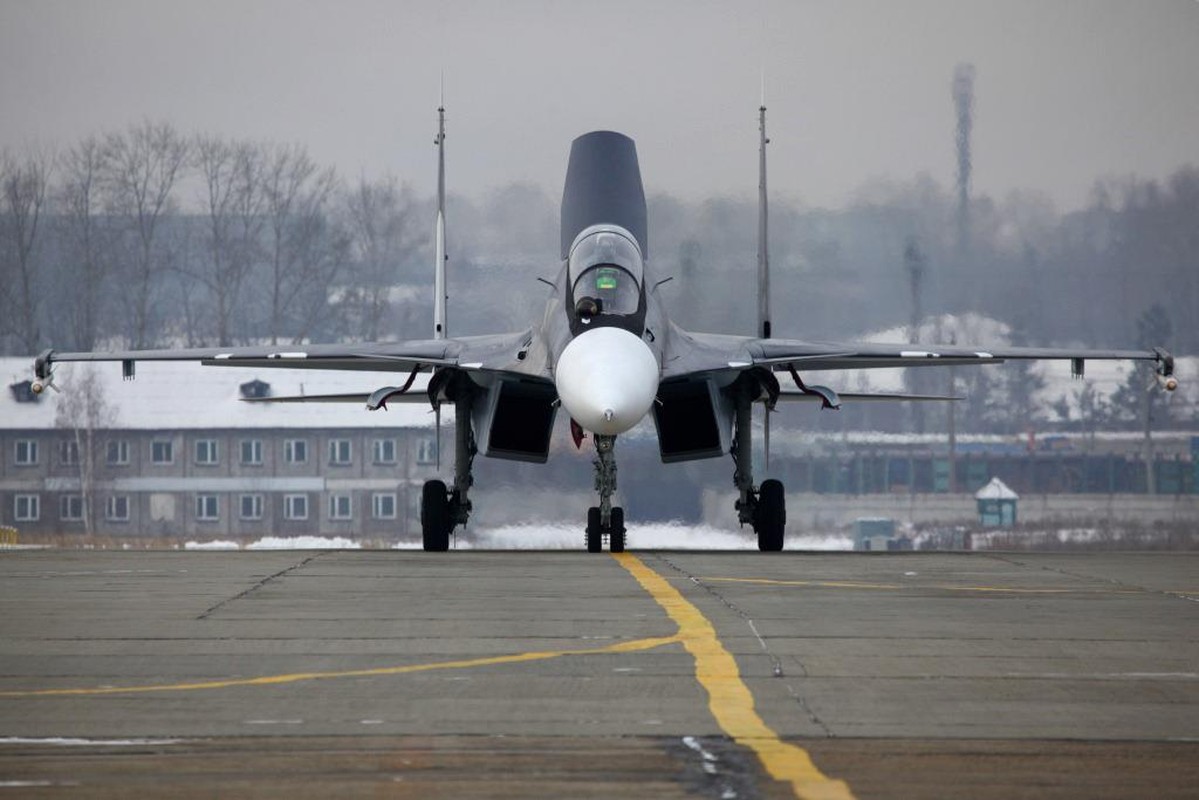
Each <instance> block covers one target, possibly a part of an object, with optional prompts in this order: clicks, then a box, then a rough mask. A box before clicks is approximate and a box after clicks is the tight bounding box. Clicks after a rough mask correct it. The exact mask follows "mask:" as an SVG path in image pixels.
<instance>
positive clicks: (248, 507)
mask: <svg viewBox="0 0 1199 800" xmlns="http://www.w3.org/2000/svg"><path fill="white" fill-rule="evenodd" d="M240 505H241V518H242V519H262V495H260V494H243V495H242V496H241V503H240Z"/></svg>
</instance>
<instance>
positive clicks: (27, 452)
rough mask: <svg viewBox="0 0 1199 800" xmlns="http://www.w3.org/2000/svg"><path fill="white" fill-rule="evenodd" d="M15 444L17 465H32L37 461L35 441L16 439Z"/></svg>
mask: <svg viewBox="0 0 1199 800" xmlns="http://www.w3.org/2000/svg"><path fill="white" fill-rule="evenodd" d="M15 446H16V458H17V466H18V467H32V466H33V465H34V464H36V463H37V442H36V441H35V440H33V439H18V440H17V441H16V444H15Z"/></svg>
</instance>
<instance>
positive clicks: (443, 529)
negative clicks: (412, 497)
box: [420, 481, 453, 553]
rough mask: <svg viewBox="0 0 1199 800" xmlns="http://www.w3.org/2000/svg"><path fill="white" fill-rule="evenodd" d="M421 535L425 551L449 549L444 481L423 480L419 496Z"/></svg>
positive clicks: (448, 502)
mask: <svg viewBox="0 0 1199 800" xmlns="http://www.w3.org/2000/svg"><path fill="white" fill-rule="evenodd" d="M420 527H421V536H422V538H423V539H424V546H425V550H426V551H427V552H431V553H442V552H445V551H446V550H449V549H450V529H451V528H453V525H452V524H451V522H450V496H449V493H448V492H446V488H445V482H444V481H425V487H424V489H423V490H422V491H421V497H420Z"/></svg>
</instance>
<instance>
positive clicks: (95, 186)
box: [0, 122, 1199, 427]
mask: <svg viewBox="0 0 1199 800" xmlns="http://www.w3.org/2000/svg"><path fill="white" fill-rule="evenodd" d="M432 164H433V161H432V158H430V169H432V168H433V166H432ZM451 166H452V161H451ZM451 177H452V170H451ZM451 183H452V181H451ZM0 188H2V191H3V196H2V198H0V351H2V352H3V353H6V354H31V353H35V352H37V351H39V350H41V349H43V348H45V347H49V346H53V347H56V348H59V349H91V348H95V347H98V346H112V345H128V346H132V347H154V346H166V345H170V346H176V345H236V344H245V343H259V342H273V343H291V342H306V341H338V340H353V339H365V340H379V339H404V338H421V337H425V336H427V335H428V332H429V329H430V327H431V302H430V301H431V292H432V289H431V284H432V275H431V271H432V270H431V262H432V252H431V234H432V220H433V204H432V201H431V199H429V198H424V197H417V196H416V195H415V194H414V192H413V191H412V190H411V189H410V188H408V187H407V186H406V185H404V184H403V183H402V182H401V181H400V180H399V179H397V178H395V177H383V178H367V177H359V178H358V179H356V180H349V179H347V178H345V177H343V176H339V175H338V174H336V172H335V171H334V170H333V169H332V168H329V167H327V166H322V165H321V164H318V163H316V162H315V161H314V160H313V159H312V158H311V156H310V155H309V154H308V153H307V151H306V149H305V148H304V147H303V146H301V145H295V144H279V143H275V142H256V141H242V140H235V139H229V138H224V137H219V136H209V135H203V134H196V135H187V134H184V133H182V132H180V131H178V130H176V129H175V128H173V127H172V126H170V125H168V124H163V123H151V122H144V123H141V124H138V125H134V126H131V127H129V128H127V129H125V130H121V131H115V132H109V133H105V134H101V135H95V136H89V137H87V138H85V139H83V140H82V141H79V142H77V143H75V144H74V145H72V146H70V147H67V148H65V149H62V150H60V151H58V152H55V153H51V152H49V151H44V150H36V149H29V150H25V151H22V152H5V153H3V154H2V155H0ZM797 188H800V189H802V187H797ZM776 192H778V190H777V189H776ZM649 205H650V259H649V260H650V263H651V265H652V268H653V270H654V273H655V274H656V275H657V276H658V277H659V278H662V277H667V276H674V277H676V278H677V280H675V281H673V282H671V283H668V284H665V285H664V286H662V287H661V288H660V289H658V291H661V292H663V293H664V294H665V296H666V298H667V301H668V303H669V304H670V306H671V308H672V310H673V312H674V314H675V315H676V317H677V319H678V321H679V322H680V323H681V324H682V325H684V326H685V327H688V328H693V329H699V330H710V331H720V332H732V333H737V332H740V333H746V334H749V333H751V332H752V331H753V330H754V327H755V317H756V295H755V289H754V276H755V275H756V266H755V259H756V251H757V243H756V235H757V223H756V217H757V204H756V199H755V198H753V197H751V196H750V195H749V193H748V192H747V194H746V196H745V197H743V198H715V199H711V200H707V201H703V202H688V201H683V200H679V199H677V198H674V197H672V196H669V195H664V194H654V195H651V197H650V201H649ZM448 217H449V220H448V225H449V253H450V275H449V292H450V304H449V316H450V319H449V327H450V330H451V332H452V333H455V334H460V335H461V334H473V333H486V332H494V331H497V330H506V329H508V330H510V329H518V328H522V327H525V326H527V325H528V324H529V320H531V319H535V318H538V317H539V315H540V313H541V306H542V304H543V302H544V297H545V289H544V287H542V286H540V285H539V284H537V283H536V282H535V280H534V279H535V278H537V277H552V276H553V275H554V274H555V272H556V270H557V268H558V257H559V254H558V230H557V226H558V198H557V197H556V196H551V195H550V194H548V193H547V192H545V191H543V190H542V189H540V188H538V187H535V186H531V185H528V184H521V183H517V184H513V185H510V186H506V187H503V188H500V189H497V190H495V191H493V192H491V193H489V194H488V195H486V196H485V197H482V198H473V199H468V198H464V197H461V196H457V195H451V197H450V208H449V209H448ZM770 225H771V227H770V231H771V257H772V265H773V285H774V309H775V311H774V330H775V335H777V336H786V337H797V338H808V339H823V338H829V339H834V338H853V337H858V336H861V335H862V334H863V333H865V332H868V331H875V330H880V329H884V328H900V329H903V330H906V329H907V328H906V327H905V326H908V325H909V324H910V322H911V320H912V316H913V313H914V307H915V311H916V312H917V313H918V315H919V316H920V317H921V319H922V320H924V321H925V327H927V323H928V321H929V320H937V319H941V318H944V317H946V316H947V315H962V314H964V313H966V312H974V313H977V314H981V315H984V316H986V317H991V318H994V319H997V320H1000V321H1002V322H1004V323H1006V325H1007V326H1008V328H1009V329H1010V339H1011V341H1012V343H1014V344H1025V345H1033V346H1036V345H1045V346H1047V345H1067V344H1069V345H1085V346H1092V347H1127V346H1130V345H1132V346H1143V345H1146V344H1164V345H1166V346H1167V347H1170V348H1171V349H1172V350H1174V352H1176V353H1178V354H1193V353H1199V325H1195V324H1194V321H1195V319H1196V317H1197V314H1196V312H1197V311H1199V170H1197V169H1195V168H1193V167H1185V168H1181V169H1179V170H1178V171H1176V172H1175V173H1174V174H1173V175H1171V176H1170V177H1169V178H1168V179H1166V180H1165V181H1162V182H1157V181H1149V180H1139V179H1135V178H1127V179H1122V180H1111V179H1108V180H1103V181H1098V182H1097V183H1096V185H1095V190H1094V192H1093V196H1092V200H1091V202H1090V203H1089V204H1088V205H1087V207H1085V208H1083V209H1081V210H1078V211H1073V212H1070V213H1065V214H1062V213H1059V212H1058V211H1057V210H1056V209H1055V208H1054V207H1053V205H1052V204H1051V203H1050V202H1049V201H1048V200H1046V199H1045V198H1044V197H1042V196H1040V195H1037V194H1035V193H1027V192H1026V193H1015V194H1012V195H1010V196H1008V197H1006V198H1003V199H1002V200H996V199H993V198H991V197H988V196H986V195H975V196H973V197H972V198H971V201H970V205H969V208H968V209H967V213H966V215H965V216H963V215H961V213H960V209H959V208H958V206H957V203H956V200H955V198H954V196H953V194H952V193H951V192H950V191H949V190H948V189H947V188H946V187H942V186H940V185H938V184H937V183H936V182H934V181H933V180H931V179H930V178H928V177H917V178H914V179H911V180H907V181H899V182H895V181H879V182H876V183H874V184H871V185H869V186H866V187H863V188H862V189H860V190H859V191H858V193H857V196H856V198H855V200H854V201H853V202H852V203H850V204H849V205H848V206H847V207H846V208H844V209H841V210H824V209H815V208H807V207H804V206H803V205H801V204H799V203H796V202H793V201H792V202H788V201H785V200H783V199H780V198H779V197H777V196H776V198H775V199H774V201H773V203H772V205H771V217H770ZM914 272H918V273H919V279H918V280H916V281H913V273H914ZM950 335H953V334H952V332H948V331H942V332H941V336H942V338H943V339H944V338H948V337H949V336H950ZM924 338H927V336H925V337H924ZM934 338H935V337H934ZM982 344H986V343H985V342H982ZM1021 374H1022V377H1021V378H1020V379H1019V380H1016V381H1011V380H1009V381H1007V383H1008V384H1009V385H1016V386H1017V388H1016V389H1015V390H1014V391H1015V393H1016V394H1015V395H1012V396H1011V397H1008V396H1006V395H1005V396H1004V397H998V396H995V397H992V399H990V400H989V401H988V402H989V403H990V404H991V406H992V408H991V409H990V410H988V409H982V408H981V407H980V410H979V411H978V412H977V414H976V416H977V418H978V420H977V425H978V426H982V427H986V426H987V425H992V426H993V425H994V423H993V418H994V417H995V416H996V412H995V410H994V409H995V408H999V409H1000V411H1001V412H1002V413H1000V416H1005V417H1010V416H1011V414H1010V413H1009V411H1010V406H1012V405H1013V404H1015V405H1018V406H1021V407H1027V406H1028V404H1029V399H1028V397H1029V396H1030V395H1031V389H1032V388H1035V376H1027V380H1026V379H1025V377H1023V375H1024V373H1021ZM982 380H985V379H982ZM1022 386H1023V387H1026V388H1023V389H1022V388H1020V387H1022ZM979 388H982V389H985V388H986V387H979ZM1130 391H1131V389H1130ZM984 394H986V392H984ZM1009 394H1010V393H1009ZM1017 395H1018V396H1017ZM1086 399H1087V398H1084V400H1086ZM1119 411H1120V413H1125V412H1124V411H1123V410H1119ZM871 413H877V412H871ZM1033 413H1034V410H1032V409H1029V410H1027V411H1022V412H1021V413H1020V415H1019V416H1021V417H1027V416H1029V415H1031V414H1033ZM1113 416H1116V414H1115V412H1113ZM1125 416H1128V414H1125ZM988 419H991V420H992V422H988ZM1126 421H1127V422H1129V423H1130V424H1131V421H1132V420H1131V419H1129V420H1126ZM910 423H911V420H907V421H906V423H905V424H910ZM1008 424H1009V425H1010V424H1014V423H1008ZM970 425H971V426H972V427H973V426H974V425H975V423H973V422H972V423H970Z"/></svg>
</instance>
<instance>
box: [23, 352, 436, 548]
mask: <svg viewBox="0 0 1199 800" xmlns="http://www.w3.org/2000/svg"><path fill="white" fill-rule="evenodd" d="M31 370H32V359H28V358H20V359H18V358H4V359H0V378H5V379H6V380H5V389H6V390H5V391H3V392H2V393H0V525H10V526H13V527H15V528H17V529H18V530H19V531H20V532H21V533H27V532H28V533H36V534H55V533H61V534H66V535H70V534H72V533H80V534H82V533H83V532H84V531H85V529H86V525H85V514H86V512H87V510H88V509H89V508H90V510H91V515H92V521H93V532H94V533H96V534H99V535H116V536H137V535H146V536H156V535H161V536H181V537H182V536H185V537H191V538H198V539H211V538H218V537H226V536H228V537H242V536H245V537H250V536H258V535H266V534H271V535H285V536H286V535H304V534H321V535H339V536H346V537H354V538H364V537H365V538H379V539H384V540H390V539H396V538H401V537H414V536H417V535H418V534H419V530H420V527H419V526H420V523H419V511H418V509H419V498H420V487H421V484H422V483H423V481H424V480H425V479H427V478H430V477H433V476H434V472H435V470H436V461H437V451H436V445H435V435H436V432H435V430H434V429H433V415H432V414H431V413H430V410H429V407H428V405H427V403H421V404H405V403H393V404H391V405H389V406H388V410H385V411H384V410H380V411H375V412H371V411H367V410H366V409H365V407H364V405H360V404H358V403H350V404H346V403H288V404H273V403H250V402H242V400H243V398H245V399H249V398H263V397H269V396H281V395H299V394H329V393H335V392H354V391H362V392H363V393H369V392H370V391H372V390H374V389H376V388H379V387H380V386H385V385H395V384H397V383H399V382H402V379H403V377H404V376H403V375H400V376H397V375H396V374H395V373H367V372H322V371H315V370H273V369H243V368H237V367H203V366H200V365H198V364H193V363H183V362H139V363H138V364H137V377H136V379H135V380H133V381H131V382H125V381H122V380H121V367H120V365H119V364H115V363H99V364H95V365H85V364H71V365H61V366H59V367H58V369H57V370H56V383H57V385H58V386H59V388H61V390H62V391H61V393H57V392H54V391H47V392H45V393H43V394H42V395H40V396H39V395H34V394H32V393H31V392H30V391H29V385H28V379H29V376H30V372H31ZM88 371H90V372H91V374H92V375H94V376H95V381H94V382H93V384H92V385H93V386H94V387H95V388H94V389H93V390H92V395H93V396H92V397H91V399H92V400H97V401H98V402H96V403H93V405H92V408H93V409H96V408H99V409H100V413H99V414H95V413H93V414H92V415H91V418H92V419H93V420H94V421H95V420H98V422H93V424H90V425H89V423H88V422H87V421H86V419H87V417H88V415H87V414H86V413H85V412H84V411H83V410H82V409H81V408H80V407H81V406H83V405H84V403H82V402H81V401H82V399H83V398H82V397H81V395H82V394H86V393H87V390H85V389H81V388H80V386H81V383H82V382H83V378H84V376H85V375H86V374H87V373H88ZM397 377H398V378H399V379H400V380H397ZM413 392H414V393H419V394H420V396H422V397H423V391H421V390H420V389H419V388H414V389H413ZM73 409H75V410H74V411H73ZM443 416H444V422H445V423H446V425H447V430H448V431H452V427H450V426H452V423H453V413H452V410H450V409H447V410H446V412H445V413H444V415H443ZM445 440H446V442H450V441H452V436H451V435H447V436H446V437H445ZM89 441H90V452H91V453H92V460H91V462H90V463H91V468H90V469H88V462H87V454H88V452H89Z"/></svg>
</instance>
